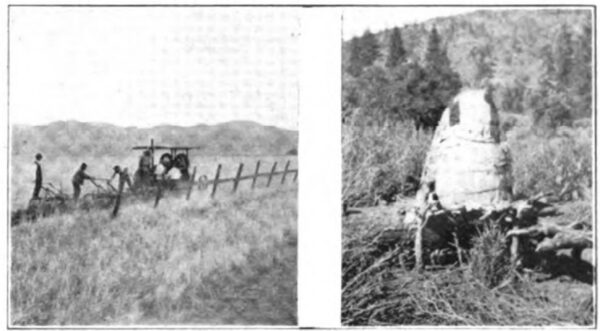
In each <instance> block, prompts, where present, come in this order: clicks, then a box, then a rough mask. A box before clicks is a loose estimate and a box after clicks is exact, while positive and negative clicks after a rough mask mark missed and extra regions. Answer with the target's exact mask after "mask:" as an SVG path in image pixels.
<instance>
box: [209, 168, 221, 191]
mask: <svg viewBox="0 0 600 331" xmlns="http://www.w3.org/2000/svg"><path fill="white" fill-rule="evenodd" d="M220 175H221V164H219V166H218V167H217V174H216V175H215V180H214V181H213V189H212V193H211V194H210V197H211V198H213V197H214V196H215V193H217V185H218V184H219V176H220Z"/></svg>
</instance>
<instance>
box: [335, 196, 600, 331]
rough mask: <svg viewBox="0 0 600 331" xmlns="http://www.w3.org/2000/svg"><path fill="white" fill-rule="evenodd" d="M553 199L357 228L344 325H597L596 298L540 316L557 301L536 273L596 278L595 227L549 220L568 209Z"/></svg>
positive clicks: (347, 261)
mask: <svg viewBox="0 0 600 331" xmlns="http://www.w3.org/2000/svg"><path fill="white" fill-rule="evenodd" d="M552 202H553V199H552V197H551V196H548V195H542V194H540V195H537V196H535V197H533V198H531V199H528V200H521V201H516V202H513V203H508V204H506V205H504V206H498V207H496V208H467V207H461V208H458V209H444V208H438V209H429V210H427V211H426V212H425V213H423V214H421V216H420V215H419V214H418V213H415V212H408V213H407V215H406V216H405V221H404V222H398V223H397V224H398V225H391V226H389V227H388V228H381V227H377V226H376V225H375V224H372V225H367V226H366V227H364V228H362V229H359V231H357V230H356V229H353V231H351V232H348V233H347V235H345V236H344V240H343V246H344V247H343V252H344V253H343V281H342V296H343V300H342V302H343V309H342V310H343V313H342V319H343V324H345V325H385V324H388V323H391V324H430V325H431V324H438V323H439V324H446V325H482V324H495V325H506V324H515V323H517V324H522V325H524V324H532V323H533V324H548V323H550V322H549V321H550V320H552V323H555V322H556V321H557V319H559V320H562V319H563V318H564V321H565V322H566V321H570V322H572V321H577V323H578V324H579V323H581V324H586V323H588V322H589V321H588V320H587V319H588V318H589V317H590V316H593V314H592V313H591V311H592V309H593V308H591V307H589V304H590V303H589V302H588V300H587V299H589V298H588V296H587V295H582V296H579V299H581V300H579V301H577V302H574V303H573V302H570V303H568V304H569V305H571V306H569V307H566V306H565V307H563V306H561V307H560V313H557V312H556V309H558V308H556V309H555V310H552V311H554V316H552V314H550V313H549V312H550V310H547V311H546V312H545V313H544V314H539V313H533V312H534V311H536V310H537V309H534V308H533V307H542V306H543V307H546V306H548V307H550V306H551V305H552V304H555V305H556V304H557V303H556V302H554V303H553V301H552V300H550V299H549V298H548V297H546V296H545V295H543V294H542V293H540V291H539V289H536V288H533V287H532V286H531V282H529V281H526V279H529V277H533V276H532V275H533V274H535V275H538V276H539V275H542V274H543V273H544V272H546V273H553V272H559V270H558V269H557V268H559V267H562V268H569V269H570V270H568V271H569V272H575V270H577V272H578V273H579V274H580V275H581V274H585V275H586V280H584V282H588V281H590V279H591V278H592V269H593V267H592V265H593V261H592V258H591V257H592V237H593V235H592V231H591V225H590V224H588V223H586V222H581V221H578V222H575V223H572V224H570V225H567V226H559V225H556V224H552V223H550V222H547V221H546V219H547V217H552V216H556V215H558V214H559V210H558V208H556V207H554V206H553V205H552ZM411 220H412V221H411ZM419 225H420V226H419ZM419 231H421V253H420V255H421V261H419V258H418V257H417V254H418V251H419V249H418V248H417V246H418V245H417V244H416V243H417V239H418V237H419V235H418V232H419ZM416 248H417V249H416ZM415 252H417V254H415ZM559 258H560V260H559ZM419 263H422V266H420V265H419ZM582 265H583V267H582ZM584 299H585V300H584ZM562 304H564V305H567V303H566V302H564V303H561V305H562ZM518 321H521V322H518Z"/></svg>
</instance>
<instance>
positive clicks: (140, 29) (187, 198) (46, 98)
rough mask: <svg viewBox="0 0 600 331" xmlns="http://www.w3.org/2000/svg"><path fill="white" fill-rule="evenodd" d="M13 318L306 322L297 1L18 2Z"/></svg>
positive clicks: (12, 21) (66, 322)
mask: <svg viewBox="0 0 600 331" xmlns="http://www.w3.org/2000/svg"><path fill="white" fill-rule="evenodd" d="M8 38H9V50H8V64H9V65H8V80H9V86H8V89H9V91H8V97H9V107H8V112H7V114H8V115H7V117H8V118H7V120H8V123H9V151H8V158H9V169H8V173H9V178H8V183H9V189H8V191H9V198H8V199H9V201H8V206H9V211H10V222H9V225H8V234H9V235H8V236H9V238H8V243H7V245H8V251H9V264H8V271H9V277H8V278H9V284H8V289H9V292H8V293H9V305H8V323H9V325H8V326H9V327H11V326H17V327H21V326H57V325H60V326H77V325H82V326H83V325H100V326H103V325H106V326H120V325H121V326H131V325H153V326H171V325H173V326H177V325H183V324H185V325H296V324H297V240H298V239H297V215H298V211H297V199H298V194H297V190H298V185H297V181H298V171H299V170H298V159H297V154H298V153H297V151H298V134H299V133H298V108H299V96H298V90H299V87H298V86H299V67H300V59H299V56H298V54H299V44H300V13H299V11H298V9H295V8H282V7H279V8H269V7H193V6H189V7H168V6H166V7H161V6H123V7H119V6H116V7H115V6H110V7H103V6H62V7H59V6H56V7H53V6H43V7H36V6H9V26H8Z"/></svg>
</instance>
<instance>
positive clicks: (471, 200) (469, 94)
mask: <svg viewBox="0 0 600 331" xmlns="http://www.w3.org/2000/svg"><path fill="white" fill-rule="evenodd" d="M499 122H500V120H499V115H498V110H497V109H496V107H495V106H494V103H493V101H492V99H491V93H489V91H486V90H483V89H482V90H465V91H462V92H461V93H460V94H458V95H457V96H456V97H455V98H454V99H453V100H452V102H451V104H450V106H449V107H448V108H446V110H444V113H443V115H442V117H441V119H440V122H439V124H438V126H437V128H436V130H435V134H434V137H433V140H432V143H431V148H430V150H429V152H428V154H427V158H426V160H425V165H424V168H423V174H422V176H421V188H420V190H419V192H418V194H417V201H418V202H423V203H424V201H425V196H426V194H427V192H428V189H427V183H429V182H431V181H434V182H435V192H436V193H437V195H438V197H439V200H440V203H441V204H442V206H444V207H445V208H453V207H458V206H467V207H473V208H480V207H488V206H494V205H502V204H505V203H507V202H510V200H511V199H512V168H511V156H510V151H509V150H508V148H507V147H506V146H504V145H501V144H500V127H499Z"/></svg>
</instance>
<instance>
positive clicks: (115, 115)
mask: <svg viewBox="0 0 600 331" xmlns="http://www.w3.org/2000/svg"><path fill="white" fill-rule="evenodd" d="M299 17H300V16H299V13H298V9H295V8H215V7H213V8H206V7H203V8H199V7H195V8H191V7H170V8H152V7H137V8H134V7H129V8H123V7H121V8H114V7H112V8H111V7H103V8H98V7H62V8H61V7H11V8H10V71H9V75H10V77H9V78H10V87H9V88H10V90H9V93H10V94H9V98H10V99H9V102H10V108H9V110H10V121H11V123H13V124H30V125H39V124H47V123H49V122H53V121H59V120H77V121H84V122H104V123H111V124H116V125H120V126H138V127H150V126H154V125H159V124H173V125H185V126H191V125H195V124H198V123H207V124H215V123H221V122H226V121H230V120H252V121H256V122H259V123H262V124H265V125H275V126H278V127H283V128H287V129H297V122H298V120H297V118H298V103H299V100H298V93H299V92H298V84H299V82H298V75H299V66H300V64H299V63H300V60H299V58H298V53H299V50H298V47H299V38H300V20H299Z"/></svg>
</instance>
